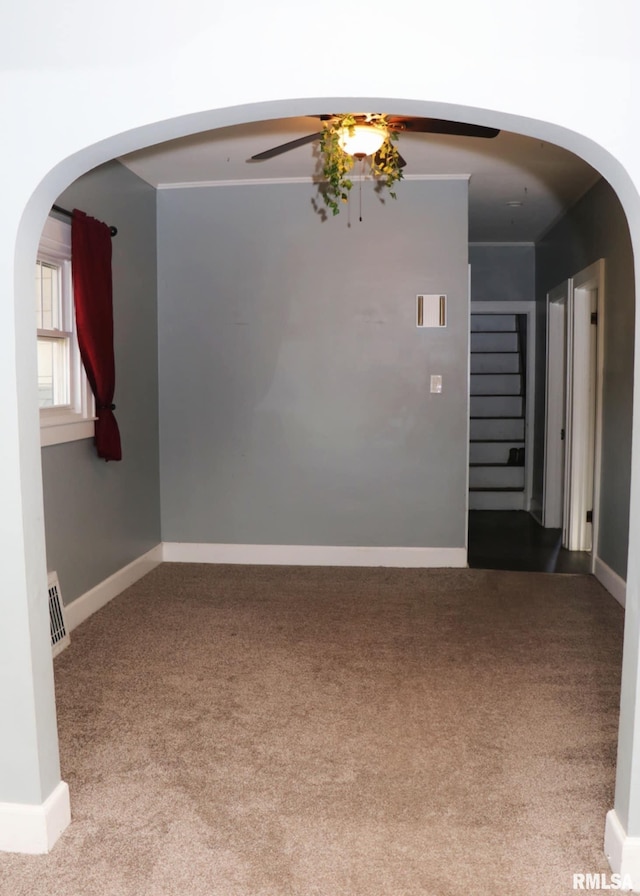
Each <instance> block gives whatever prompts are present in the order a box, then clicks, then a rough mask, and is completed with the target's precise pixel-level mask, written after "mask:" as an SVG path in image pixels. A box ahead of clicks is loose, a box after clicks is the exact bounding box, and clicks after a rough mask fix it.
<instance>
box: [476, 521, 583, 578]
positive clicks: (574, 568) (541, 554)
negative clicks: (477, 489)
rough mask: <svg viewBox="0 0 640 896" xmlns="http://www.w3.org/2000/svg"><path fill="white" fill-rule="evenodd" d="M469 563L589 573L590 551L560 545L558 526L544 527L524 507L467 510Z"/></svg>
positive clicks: (560, 533)
mask: <svg viewBox="0 0 640 896" xmlns="http://www.w3.org/2000/svg"><path fill="white" fill-rule="evenodd" d="M469 566H470V567H471V568H472V569H515V570H523V571H528V572H559V573H590V572H591V554H590V553H587V552H585V551H567V550H565V549H564V548H563V547H562V531H561V530H560V529H544V528H543V527H542V526H541V525H539V523H537V522H536V521H535V520H534V518H533V517H532V516H531V514H530V513H527V512H526V511H523V510H470V511H469Z"/></svg>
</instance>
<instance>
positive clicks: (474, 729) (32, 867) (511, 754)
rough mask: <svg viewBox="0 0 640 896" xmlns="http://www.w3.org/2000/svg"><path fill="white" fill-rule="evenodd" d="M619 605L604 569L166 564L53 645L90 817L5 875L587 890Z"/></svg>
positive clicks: (221, 887)
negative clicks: (578, 572) (569, 572)
mask: <svg viewBox="0 0 640 896" xmlns="http://www.w3.org/2000/svg"><path fill="white" fill-rule="evenodd" d="M622 627H623V612H622V610H621V608H620V607H619V606H618V604H616V602H615V601H614V600H613V599H612V598H611V597H610V596H609V595H608V594H607V593H606V592H605V591H604V590H603V589H602V588H601V587H600V585H599V584H598V583H597V582H596V580H595V579H593V578H592V577H590V576H559V575H554V576H551V575H546V574H543V573H519V572H494V571H483V570H471V569H467V570H389V569H346V568H303V567H289V568H285V567H240V566H219V567H216V566H204V565H195V564H194V565H191V564H189V565H187V564H163V565H162V566H160V567H158V568H157V569H156V570H154V572H152V573H151V574H150V575H148V576H147V577H145V578H144V579H142V580H141V581H140V582H138V583H137V584H136V585H134V586H133V587H132V588H130V589H129V590H128V591H127V592H125V593H124V594H123V595H121V596H120V597H119V598H117V599H116V600H114V601H112V602H111V603H110V604H109V605H108V606H107V607H105V608H104V609H103V610H102V611H100V612H99V613H97V614H96V615H94V616H93V617H92V618H91V619H89V620H88V621H87V622H86V623H85V624H84V625H82V626H81V627H80V628H78V629H76V630H75V631H74V632H73V634H72V643H71V646H70V647H69V648H68V649H67V650H66V651H65V652H64V653H62V654H61V655H60V656H59V657H58V658H57V659H56V661H55V667H56V668H55V672H56V691H57V701H58V715H59V729H60V750H61V758H62V772H63V778H64V780H66V781H67V782H68V784H69V786H70V790H71V800H72V812H73V822H72V824H71V826H70V827H69V828H68V829H67V831H66V832H65V833H64V835H63V836H62V838H61V839H60V840H59V841H58V843H57V845H56V847H55V848H54V850H53V852H52V853H51V854H50V855H48V856H31V857H27V856H19V855H6V854H4V855H0V893H2V896H45V894H46V896H174V894H175V896H316V894H317V896H423V894H424V896H454V894H456V896H459V894H473V896H485V894H486V896H507V894H508V896H511V894H518V896H563V894H570V893H573V892H574V890H573V888H572V874H573V873H576V872H591V873H596V872H600V873H602V872H609V869H608V866H607V864H606V860H605V858H604V855H603V851H602V841H603V832H604V820H605V814H606V812H607V810H608V809H610V808H611V807H612V805H613V787H614V773H615V755H616V737H617V718H618V700H619V678H620V663H621V652H622Z"/></svg>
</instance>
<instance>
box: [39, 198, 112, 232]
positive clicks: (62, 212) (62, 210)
mask: <svg viewBox="0 0 640 896" xmlns="http://www.w3.org/2000/svg"><path fill="white" fill-rule="evenodd" d="M51 211H53V212H58V214H59V215H66V217H67V218H73V212H70V211H69V210H68V209H66V208H62V206H60V205H52V206H51ZM117 232H118V228H117V227H110V228H109V233H110V234H111V236H115V235H116V234H117Z"/></svg>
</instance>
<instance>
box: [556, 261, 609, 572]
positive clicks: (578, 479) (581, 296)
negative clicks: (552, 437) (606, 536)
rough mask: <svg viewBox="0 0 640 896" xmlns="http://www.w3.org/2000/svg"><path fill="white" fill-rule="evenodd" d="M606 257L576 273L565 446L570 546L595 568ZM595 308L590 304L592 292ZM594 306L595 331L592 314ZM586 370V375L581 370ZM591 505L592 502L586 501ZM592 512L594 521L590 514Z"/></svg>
mask: <svg viewBox="0 0 640 896" xmlns="http://www.w3.org/2000/svg"><path fill="white" fill-rule="evenodd" d="M604 280H605V269H604V259H599V260H598V261H596V262H594V263H593V264H591V265H589V266H588V267H586V268H584V269H583V270H582V271H579V272H578V273H577V274H575V275H574V276H573V278H572V282H571V289H570V294H569V296H570V305H569V307H570V318H569V320H570V326H569V330H570V334H571V338H570V341H569V351H568V361H569V363H568V365H567V366H568V388H567V394H568V395H569V396H570V403H569V407H568V409H567V423H568V426H567V446H566V457H567V462H566V476H565V496H566V501H565V507H566V511H565V512H566V519H565V524H566V529H567V532H566V545H565V546H566V547H568V548H569V550H591V571H592V572H593V571H594V569H595V560H596V555H597V551H598V524H599V516H600V513H599V510H600V472H601V465H602V396H603V380H604V324H605V321H604V307H605V295H604V289H605V284H604ZM594 291H595V292H596V297H597V298H596V301H595V308H592V305H591V303H592V301H593V292H594ZM592 310H595V312H596V314H597V315H598V322H597V327H596V330H595V333H594V332H593V329H592V327H591V324H590V315H591V312H592ZM590 352H594V353H595V364H594V369H593V370H592V371H591V373H590V376H587V377H585V376H584V364H583V363H582V364H581V363H580V359H581V358H583V357H584V355H585V354H589V353H590ZM581 374H582V375H581ZM587 505H590V506H587ZM588 510H592V511H593V517H592V522H591V523H587V521H586V513H587V511H588Z"/></svg>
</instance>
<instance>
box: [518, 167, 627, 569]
mask: <svg viewBox="0 0 640 896" xmlns="http://www.w3.org/2000/svg"><path fill="white" fill-rule="evenodd" d="M599 258H604V259H605V276H606V283H605V302H606V305H605V336H604V338H605V352H604V399H603V441H602V479H601V504H600V537H599V542H600V543H599V545H598V555H599V556H600V558H601V559H602V560H604V562H605V563H607V564H608V565H609V566H610V567H611V569H613V570H614V572H616V573H618V575H620V576H622V577H623V578H625V577H626V570H627V544H628V533H629V487H630V477H631V412H632V397H633V351H634V346H633V342H634V339H633V333H634V302H635V290H634V271H633V254H632V250H631V242H630V239H629V229H628V225H627V221H626V218H625V215H624V212H623V210H622V207H621V206H620V203H619V202H618V199H617V197H616V195H615V193H614V192H613V190H612V189H611V187H610V186H609V184H608V183H607V182H606V181H604V180H601V181H599V182H598V183H597V184H596V185H595V186H594V187H593V188H592V189H591V190H590V191H589V192H588V193H587V194H586V195H585V196H584V197H583V198H582V200H581V201H580V202H578V203H577V204H576V205H575V206H574V207H573V208H572V209H571V210H570V211H569V212H568V213H567V214H566V215H565V216H564V217H563V218H562V220H561V221H560V222H559V223H558V224H557V225H556V226H555V227H554V228H553V229H552V230H551V231H550V232H549V233H548V234H547V235H546V236H545V237H544V239H543V240H541V242H540V243H539V244H538V246H537V251H536V284H537V298H538V301H539V302H540V306H539V307H540V311H541V324H542V325H541V327H540V329H539V331H538V332H539V333H540V334H541V338H540V340H539V343H538V344H539V352H538V369H539V371H540V377H541V379H540V381H541V382H542V383H544V376H545V372H544V371H545V351H546V347H545V339H544V333H545V324H544V317H545V308H546V294H547V293H548V292H549V290H550V289H553V287H555V286H557V285H558V284H560V283H561V282H562V281H563V280H565V279H566V278H567V277H570V276H573V275H574V274H577V273H578V272H579V271H581V270H582V269H583V268H585V267H587V266H588V265H590V264H592V263H593V262H594V261H597V260H598V259H599ZM538 395H539V396H541V401H540V402H539V404H538V408H537V415H536V420H537V425H536V432H537V434H538V442H537V445H536V476H535V488H536V492H537V496H538V500H540V501H541V500H542V474H543V467H542V465H543V458H544V389H540V390H538Z"/></svg>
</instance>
